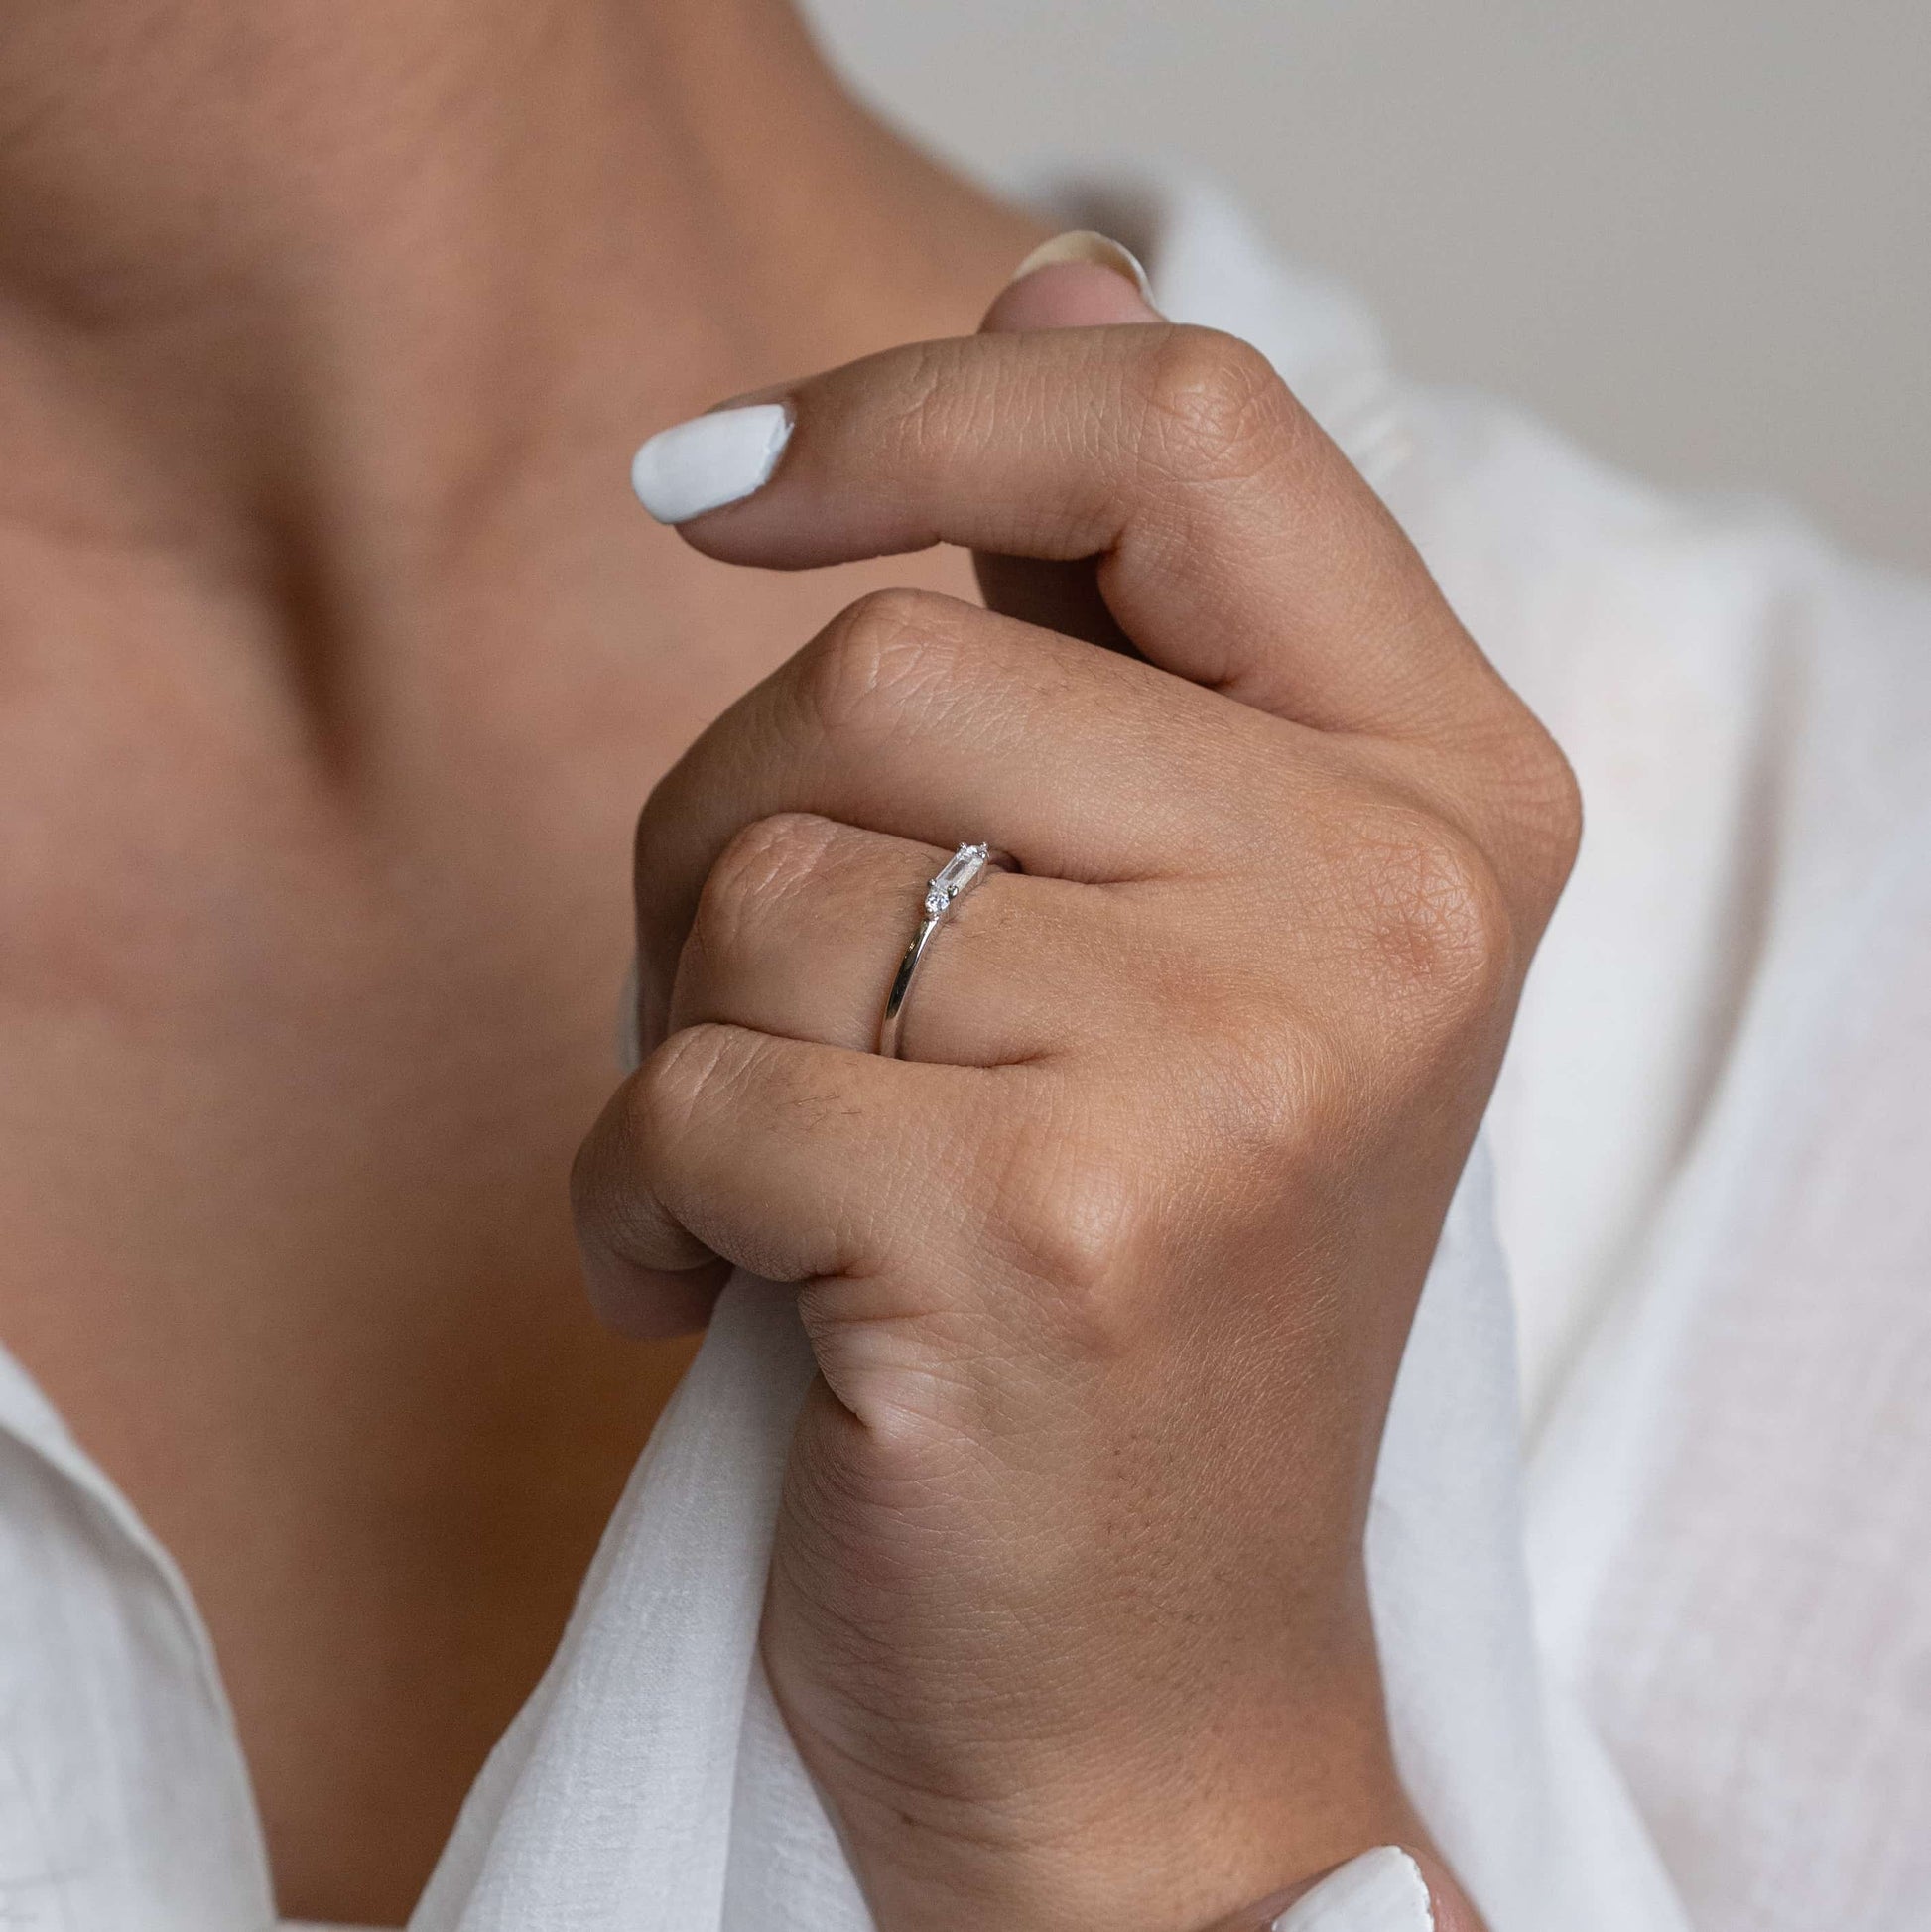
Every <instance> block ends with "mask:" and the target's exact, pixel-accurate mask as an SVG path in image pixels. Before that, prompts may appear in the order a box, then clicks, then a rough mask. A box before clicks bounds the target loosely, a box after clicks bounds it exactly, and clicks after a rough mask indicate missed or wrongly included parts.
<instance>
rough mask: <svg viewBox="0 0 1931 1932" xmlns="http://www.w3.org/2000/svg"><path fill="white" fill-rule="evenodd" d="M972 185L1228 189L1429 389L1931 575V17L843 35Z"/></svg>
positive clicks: (1233, 23)
mask: <svg viewBox="0 0 1931 1932" xmlns="http://www.w3.org/2000/svg"><path fill="white" fill-rule="evenodd" d="M810 7H811V11H812V13H813V14H814V15H815V17H816V18H817V20H818V22H819V26H820V31H821V33H822V35H823V36H824V38H825V40H826V42H827V44H828V46H829V47H830V49H831V51H832V52H833V53H834V55H835V56H837V58H838V60H839V61H840V62H841V64H843V65H844V67H845V69H846V70H847V72H849V73H851V74H852V75H853V76H854V77H855V78H856V79H857V80H858V81H859V82H860V83H861V84H862V85H863V86H864V88H865V89H866V90H867V91H868V92H869V93H870V94H871V95H872V97H873V98H874V99H876V100H877V101H879V102H880V103H882V104H883V105H884V106H885V107H886V108H887V109H888V110H890V111H891V112H893V113H894V114H895V115H896V117H897V118H898V119H899V120H901V121H902V122H903V123H905V124H906V125H908V126H910V127H911V128H912V129H914V130H915V131H917V132H918V133H920V134H922V135H923V136H924V137H925V138H926V139H927V141H928V142H929V143H930V144H931V145H933V146H935V147H936V148H938V149H939V150H940V151H941V152H943V153H945V154H948V155H950V156H952V157H954V158H955V159H958V160H961V161H964V162H965V163H967V164H968V165H971V166H973V167H975V168H977V169H979V170H980V171H982V172H989V173H992V174H994V175H997V174H998V173H999V172H1000V171H1002V170H1005V169H1008V168H1010V167H1012V166H1013V165H1015V164H1018V163H1022V162H1023V161H1025V160H1027V159H1029V158H1033V157H1036V156H1038V155H1040V154H1042V153H1050V152H1058V153H1066V154H1072V155H1076V156H1085V155H1104V154H1107V153H1113V154H1118V153H1122V152H1124V153H1128V154H1134V155H1143V156H1149V157H1155V158H1157V157H1160V156H1162V155H1166V156H1172V157H1175V158H1178V159H1181V160H1184V161H1189V162H1192V163H1195V164H1204V165H1205V166H1206V167H1207V168H1209V169H1210V170H1212V171H1213V172H1215V173H1217V174H1219V175H1220V176H1221V177H1222V178H1223V180H1225V181H1226V182H1228V183H1229V184H1231V185H1232V186H1233V187H1234V188H1235V189H1236V190H1237V191H1238V192H1239V193H1241V195H1242V196H1243V197H1244V198H1245V199H1246V200H1247V201H1248V202H1249V204H1250V205H1251V206H1252V207H1253V208H1254V209H1255V210H1256V211H1257V213H1258V214H1259V215H1260V216H1261V218H1262V220H1263V222H1264V224H1265V226H1266V227H1267V228H1268V229H1269V230H1270V231H1271V232H1272V233H1273V234H1274V235H1275V236H1276V237H1277V238H1278V240H1279V241H1280V242H1281V244H1282V245H1283V246H1284V247H1286V248H1289V249H1292V250H1294V251H1295V252H1297V253H1298V254H1300V255H1302V256H1304V257H1305V258H1307V259H1308V260H1310V261H1312V262H1314V263H1316V264H1317V265H1319V266H1321V267H1323V268H1326V269H1328V270H1329V271H1331V272H1333V273H1336V274H1338V275H1340V276H1341V277H1342V278H1343V279H1344V280H1346V281H1349V282H1351V283H1352V284H1353V286H1354V287H1355V288H1356V289H1357V290H1359V291H1360V292H1361V293H1362V294H1364V295H1365V296H1366V297H1367V298H1368V300H1369V301H1370V303H1371V304H1372V306H1373V307H1374V308H1375V309H1376V310H1377V312H1378V313H1379V315H1380V317H1381V319H1382V322H1384V323H1385V325H1386V326H1387V328H1388V330H1389V333H1390V334H1391V336H1392V337H1393V339H1394V343H1395V348H1396V354H1397V359H1398V360H1399V361H1400V363H1401V364H1402V366H1403V367H1404V368H1405V369H1407V370H1408V371H1410V372H1412V373H1414V374H1418V375H1423V376H1427V377H1430V378H1435V379H1442V380H1447V381H1451V382H1457V383H1473V384H1476V385H1478V386H1480V387H1482V388H1486V389H1491V390H1494V391H1496V392H1499V393H1501V394H1505V395H1507V396H1510V397H1512V398H1515V399H1517V400H1519V401H1523V402H1526V403H1528V404H1529V405H1531V406H1533V407H1534V408H1535V409H1536V410H1537V411H1539V412H1540V413H1541V414H1542V415H1544V416H1545V417H1547V418H1549V419H1550V420H1552V421H1554V422H1556V423H1558V424H1560V425H1561V426H1563V427H1564V428H1566V429H1568V430H1569V431H1571V432H1572V433H1574V434H1575V435H1577V436H1579V437H1580V438H1582V439H1583V440H1584V441H1586V442H1587V443H1589V444H1590V445H1592V446H1593V447H1594V448H1595V449H1597V450H1598V451H1601V452H1603V453H1605V454H1607V455H1609V456H1610V457H1612V458H1614V459H1615V460H1617V461H1619V462H1621V463H1623V464H1625V465H1629V466H1632V467H1634V468H1636V469H1639V470H1641V471H1642V472H1644V473H1645V474H1647V475H1650V476H1652V477H1655V478H1658V479H1660V480H1662V481H1664V482H1668V483H1671V484H1677V485H1684V486H1691V487H1716V488H1725V489H1734V488H1745V489H1752V490H1759V491H1766V492H1770V493H1774V494H1776V495H1779V496H1782V497H1784V498H1786V499H1789V500H1791V501H1793V502H1795V503H1796V504H1798V505H1799V506H1800V507H1801V508H1802V509H1803V510H1804V511H1805V512H1806V513H1807V514H1808V515H1810V516H1811V517H1813V518H1814V519H1816V520H1818V521H1820V522H1821V523H1823V524H1824V525H1825V526H1826V527H1827V528H1828V529H1830V530H1831V531H1833V532H1834V533H1835V534H1837V535H1838V536H1839V537H1841V538H1842V539H1844V540H1845V541H1847V542H1848V543H1850V544H1852V545H1853V546H1855V547H1856V548H1858V549H1861V550H1864V551H1866V552H1868V553H1871V554H1873V555H1877V556H1880V557H1884V558H1887V559H1890V560H1892V561H1895V562H1900V563H1904V564H1908V565H1911V566H1914V567H1915V568H1917V569H1920V570H1931V0H1829V3H1828V4H1827V0H1811V3H1810V4H1800V3H1799V0H1755V3H1754V4H1748V3H1747V0H1554V3H1553V4H1551V3H1550V0H1544V4H1540V5H1532V4H1528V0H810Z"/></svg>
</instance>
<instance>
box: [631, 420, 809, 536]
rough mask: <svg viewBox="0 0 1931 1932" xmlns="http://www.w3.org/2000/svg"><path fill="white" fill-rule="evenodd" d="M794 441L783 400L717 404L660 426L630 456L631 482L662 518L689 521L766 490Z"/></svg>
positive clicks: (639, 498)
mask: <svg viewBox="0 0 1931 1932" xmlns="http://www.w3.org/2000/svg"><path fill="white" fill-rule="evenodd" d="M790 441H791V411H790V410H789V409H788V408H787V407H786V406H785V405H784V404H783V403H750V404H747V405H746V406H745V407H744V408H742V409H717V410H712V411H711V413H710V414H709V415H708V416H694V417H693V418H692V419H691V421H690V422H688V423H679V424H676V425H674V426H673V427H672V428H670V429H668V430H660V431H659V432H658V433H657V434H656V435H655V436H654V437H652V438H651V440H650V441H649V442H648V443H646V444H645V445H644V447H643V448H642V449H641V450H639V451H637V453H636V455H635V456H633V457H632V458H631V461H630V487H631V488H632V489H634V490H635V491H636V492H637V501H638V502H639V503H641V504H642V505H643V506H644V508H645V509H647V510H648V511H649V512H650V513H651V515H652V516H654V517H655V518H656V519H657V521H658V522H659V523H689V522H690V521H691V519H692V518H693V517H701V516H703V515H704V513H705V512H706V511H707V510H721V509H722V508H723V507H724V505H725V504H726V503H738V502H741V501H742V500H743V499H744V498H745V497H747V496H750V495H752V494H754V493H755V492H756V491H758V490H761V489H762V488H763V487H764V486H765V484H766V483H768V482H769V481H770V480H771V472H772V471H773V470H774V469H776V468H777V466H778V458H779V457H780V456H782V455H783V454H784V452H785V445H786V444H787V443H789V442H790Z"/></svg>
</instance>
